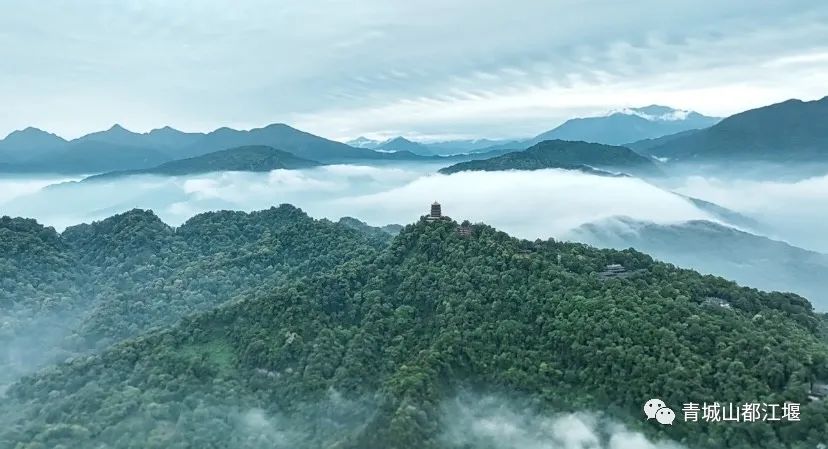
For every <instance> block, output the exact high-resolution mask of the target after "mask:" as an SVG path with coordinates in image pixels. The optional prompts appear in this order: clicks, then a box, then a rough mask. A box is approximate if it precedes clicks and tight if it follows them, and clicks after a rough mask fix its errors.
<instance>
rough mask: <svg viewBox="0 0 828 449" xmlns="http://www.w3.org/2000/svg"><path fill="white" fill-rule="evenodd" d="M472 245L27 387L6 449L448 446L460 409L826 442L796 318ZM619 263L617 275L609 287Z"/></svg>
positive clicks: (321, 280) (263, 303) (303, 291)
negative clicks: (495, 398) (717, 406)
mask: <svg viewBox="0 0 828 449" xmlns="http://www.w3.org/2000/svg"><path fill="white" fill-rule="evenodd" d="M270 213H273V212H270ZM282 213H292V212H291V210H290V209H288V210H286V211H283V212H282ZM197 222H198V221H196V222H195V223H191V224H190V226H195V225H196V224H197ZM228 228H229V229H228V230H221V229H217V228H216V227H215V225H210V226H206V227H204V228H201V229H202V230H203V231H208V230H211V231H212V230H218V231H220V232H218V233H217V234H215V235H214V234H212V233H201V232H199V233H197V234H196V235H198V236H200V237H199V238H200V239H202V240H201V241H202V243H203V245H204V247H212V246H213V245H214V244H216V243H219V244H222V243H223V244H224V245H225V246H224V247H225V248H226V250H225V251H228V254H227V255H226V256H225V257H223V258H221V260H222V261H223V262H225V263H226V264H225V265H224V266H223V268H221V269H219V268H217V267H215V266H210V267H209V269H207V268H206V267H205V268H204V269H202V270H200V271H198V272H197V273H198V276H196V277H195V278H191V279H186V280H184V281H182V283H183V285H188V284H190V283H192V282H204V283H210V282H221V279H223V278H224V277H225V276H223V275H222V274H227V273H231V272H232V270H233V267H235V266H236V262H235V261H238V260H239V259H237V258H234V257H233V256H232V253H231V251H232V248H233V247H234V246H235V245H234V241H235V239H234V238H231V236H234V235H236V234H237V232H236V231H235V230H234V228H232V226H228ZM467 229H469V232H468V234H467V235H463V234H461V233H459V232H458V225H457V223H455V222H453V221H450V220H441V221H436V222H427V221H425V220H421V221H420V222H418V223H416V224H414V225H409V226H407V227H406V228H405V229H404V230H403V231H402V232H401V233H400V234H399V235H398V236H397V237H395V238H394V240H393V242H392V243H391V245H390V247H388V248H387V249H385V250H382V251H380V252H366V253H364V254H361V255H359V254H355V255H352V257H349V260H348V261H347V262H344V263H342V264H340V265H339V266H338V267H336V268H334V269H333V270H331V271H327V272H320V274H318V275H316V276H313V277H311V278H305V279H303V280H297V281H295V282H291V283H290V284H287V285H284V284H283V285H281V286H277V287H271V286H260V287H257V288H253V289H249V290H248V291H247V292H246V293H245V294H244V298H243V299H240V300H239V301H237V302H234V303H231V304H226V305H225V306H223V307H220V308H217V309H213V310H210V311H207V312H204V313H203V314H201V315H198V316H195V317H192V318H189V319H187V320H185V321H184V322H182V323H181V324H179V325H177V326H176V327H174V328H171V329H168V330H164V331H159V332H155V333H153V334H150V335H147V336H144V337H141V338H138V339H135V340H131V341H128V342H126V343H123V344H120V345H118V346H116V347H114V348H112V349H110V350H108V351H106V352H104V353H103V354H101V355H99V356H95V357H89V358H85V359H78V360H75V361H73V362H71V363H68V364H64V365H60V366H57V367H55V368H53V369H50V370H48V371H45V372H42V373H40V374H38V375H36V376H32V377H28V378H25V379H23V380H22V381H21V382H19V383H18V384H16V385H14V386H13V387H12V388H11V389H10V390H9V391H8V395H7V398H6V399H5V400H4V402H3V404H2V405H0V417H5V419H6V420H7V423H6V425H5V426H3V427H2V428H1V429H2V430H0V446H2V447H25V448H27V449H28V448H47V447H48V448H55V447H61V445H63V446H62V447H67V448H69V447H71V448H79V449H83V448H100V447H106V448H111V449H122V448H136V447H141V448H188V447H215V448H271V447H292V448H320V447H329V448H332V447H335V448H339V449H347V448H353V449H357V448H359V449H372V448H384V449H394V448H399V449H402V448H426V449H428V448H449V447H458V446H453V445H452V442H451V441H449V440H447V439H445V438H444V436H445V435H446V432H447V431H449V430H450V429H448V426H449V425H450V424H449V422H451V421H450V420H447V419H446V418H447V416H446V414H445V408H444V406H445V405H446V404H447V403H451V402H452V400H453V399H454V398H456V397H457V395H458V394H460V392H461V391H469V390H471V391H476V392H478V393H480V394H486V393H496V394H501V395H508V396H510V397H514V398H518V397H522V398H525V399H526V400H527V401H528V402H527V403H528V404H530V406H529V408H527V409H526V410H527V412H531V413H537V414H540V415H545V414H549V415H552V414H554V413H555V412H560V411H572V410H578V411H582V410H592V411H603V412H606V413H607V414H609V415H610V416H612V417H614V418H615V419H619V420H621V421H622V422H625V423H627V424H628V425H629V426H631V427H633V428H635V429H639V430H641V431H644V432H645V433H647V434H648V435H650V436H651V437H654V438H659V439H660V438H668V439H672V440H675V441H678V442H682V443H684V444H686V445H687V446H688V447H693V448H722V447H730V448H781V447H789V448H794V447H796V448H800V447H803V448H804V447H816V444H817V443H818V442H820V441H822V438H823V437H824V435H826V434H828V407H826V404H825V403H824V402H808V400H807V397H806V396H807V389H808V383H809V381H811V380H813V379H819V378H825V377H826V376H828V347H826V342H825V341H824V340H820V337H819V336H818V328H819V323H818V317H817V316H815V315H814V314H813V313H812V311H811V307H810V304H809V303H808V302H807V301H806V300H804V299H802V298H800V297H798V296H796V295H791V294H781V293H762V292H759V291H756V290H753V289H746V288H740V287H738V286H736V285H735V284H733V283H731V282H728V281H725V280H722V279H719V278H714V277H710V276H701V275H699V274H697V273H695V272H692V271H688V270H679V269H676V268H674V267H673V266H670V265H666V264H663V263H658V262H654V261H653V260H652V259H651V258H650V257H648V256H646V255H644V254H641V253H638V252H635V251H632V250H627V251H613V250H598V249H595V248H591V247H588V246H585V245H580V244H572V243H560V242H556V241H552V240H550V241H545V242H544V241H536V242H528V241H522V240H518V239H514V238H511V237H509V236H508V235H506V234H504V233H502V232H498V231H496V230H495V229H492V228H490V227H488V226H485V225H474V226H472V227H470V228H467ZM259 233H261V231H259ZM179 234H182V231H181V230H179V231H177V232H176V233H175V235H179ZM238 234H241V235H249V234H247V233H246V232H244V231H242V230H241V229H240V230H239V232H238ZM187 235H188V233H186V232H185V233H183V236H187ZM312 236H313V234H312V233H310V232H306V233H305V237H312ZM204 239H207V240H204ZM185 240H187V239H186V238H185ZM243 240H244V239H242V241H243ZM316 241H319V242H324V241H325V239H317V240H316ZM263 251H266V250H264V249H263ZM238 257H239V258H241V259H242V260H243V259H245V258H246V257H253V258H256V257H257V255H255V254H246V257H245V256H242V255H239V256H238ZM101 262H105V259H104V260H101ZM611 263H618V264H622V265H623V266H624V267H625V268H626V269H627V270H628V274H629V276H628V277H619V278H610V279H607V278H606V277H603V278H602V277H601V276H599V273H600V272H601V271H602V270H604V268H605V266H606V265H607V264H611ZM106 265H109V264H105V265H104V266H102V269H104V270H106V267H105V266H106ZM124 268H125V267H122V268H121V270H123V269H124ZM194 270H195V269H194ZM219 270H220V271H219ZM129 271H130V272H132V273H135V271H134V270H129ZM146 297H147V298H151V297H152V296H146ZM710 298H716V301H717V302H716V304H713V305H711V301H710ZM722 301H724V302H725V303H727V304H729V305H730V306H731V307H729V308H725V307H721V306H719V305H718V304H719V303H721V302H722ZM653 396H659V397H661V398H662V399H664V400H665V401H666V402H667V403H668V404H682V403H685V402H690V401H692V402H713V401H719V402H725V403H726V402H734V403H743V402H766V403H781V402H784V401H794V402H800V403H802V412H801V419H802V421H801V422H799V423H766V422H757V423H745V424H737V423H725V424H722V423H718V424H712V423H696V424H694V423H684V422H677V423H676V424H675V425H673V426H659V425H657V424H654V423H652V422H643V420H642V417H641V414H642V412H641V406H642V404H643V403H644V402H645V401H646V400H647V399H649V398H651V397H653ZM473 431H474V430H473V429H471V430H469V432H473ZM639 443H640V441H639ZM18 444H20V445H19V446H16V445H18ZM27 444H28V445H27ZM493 444H494V443H493ZM3 445H5V446H3ZM460 447H471V446H469V445H466V446H460ZM475 447H477V446H475ZM491 447H495V446H491ZM497 447H501V446H497Z"/></svg>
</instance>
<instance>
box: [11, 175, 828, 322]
mask: <svg viewBox="0 0 828 449" xmlns="http://www.w3.org/2000/svg"><path fill="white" fill-rule="evenodd" d="M439 167H440V166H439V165H436V164H416V163H407V164H384V165H373V166H372V165H329V166H323V167H318V168H312V169H305V170H275V171H272V172H269V173H248V172H219V173H210V174H204V175H192V176H178V177H165V176H146V175H145V176H131V177H122V178H113V179H104V180H99V181H94V182H75V181H76V180H73V179H66V178H60V177H51V178H49V177H41V178H24V177H14V178H5V179H2V180H0V186H2V187H3V192H2V194H0V215H12V216H23V217H31V218H36V219H37V220H38V221H40V222H41V223H43V224H45V225H48V226H54V227H55V228H56V229H58V230H62V229H64V228H66V227H67V226H71V225H75V224H78V223H84V222H91V221H93V220H100V219H104V218H106V217H109V216H111V215H113V214H117V213H120V212H124V211H126V210H129V209H133V208H143V209H152V210H153V211H154V212H155V213H156V214H157V215H159V216H160V217H161V218H162V219H163V220H164V221H165V222H167V223H168V224H170V225H173V226H178V225H180V224H182V223H184V222H185V221H186V220H187V219H189V218H190V217H192V216H194V215H196V214H199V213H201V212H205V211H211V210H219V209H232V210H243V211H252V210H260V209H265V208H269V207H271V206H274V205H278V204H282V203H290V204H293V205H296V206H298V207H300V208H302V209H303V210H304V211H305V212H307V213H308V214H309V215H311V216H313V217H315V218H328V219H331V220H338V219H339V218H341V217H343V216H351V217H355V218H357V219H360V220H362V221H365V222H367V223H368V224H371V225H375V226H382V225H386V224H391V223H396V224H407V223H411V222H414V221H416V220H417V219H418V218H419V217H420V216H421V215H424V214H426V213H427V211H428V206H429V204H430V203H431V202H432V201H435V200H437V201H439V202H441V203H442V205H443V213H444V214H446V215H448V216H450V217H451V218H453V219H455V220H458V221H461V220H465V219H468V220H470V221H472V222H485V223H487V224H490V225H492V226H495V227H497V228H499V229H501V230H503V231H506V232H508V233H510V234H512V235H514V236H517V237H521V238H527V239H536V238H540V239H546V238H550V237H552V238H557V239H561V240H578V241H584V242H586V243H592V244H598V245H601V246H611V247H617V248H627V247H630V246H633V247H636V248H638V249H640V250H642V251H644V252H650V251H654V255H655V256H656V257H658V258H660V259H662V260H665V261H668V262H673V263H676V264H679V265H681V266H685V267H688V268H695V269H698V270H700V271H702V272H707V273H711V274H716V275H721V276H724V277H727V278H729V279H734V280H737V281H739V282H743V283H745V284H746V285H750V286H754V287H759V288H772V289H778V290H783V291H794V292H798V293H800V294H806V295H807V296H808V297H810V298H812V299H818V301H817V302H822V303H823V304H828V303H826V302H825V299H824V298H822V299H820V298H817V296H818V295H814V294H813V292H814V291H822V290H823V288H822V286H821V284H819V283H818V282H816V283H815V281H816V279H815V277H814V276H812V275H811V274H810V273H813V272H814V271H815V270H817V269H818V267H819V266H821V265H819V264H817V263H816V262H814V261H816V260H828V259H825V258H824V257H823V256H824V254H817V255H810V254H805V252H798V251H797V250H798V248H802V249H804V250H809V251H816V252H818V253H828V236H826V234H825V233H824V232H823V230H822V227H821V226H818V225H817V224H818V223H824V222H825V221H826V220H828V175H820V176H813V177H809V178H804V179H803V178H796V177H790V178H785V179H783V178H780V177H777V178H774V179H772V180H761V179H758V178H755V177H752V176H754V175H755V173H752V172H741V173H742V174H743V175H744V176H736V177H728V176H725V175H723V174H722V173H717V172H711V174H709V175H705V176H701V175H698V174H688V173H676V174H674V175H673V176H670V177H667V178H661V179H657V180H642V179H639V178H633V177H618V178H615V177H603V176H595V175H590V174H586V173H582V172H578V171H568V170H558V169H548V170H537V171H499V172H461V173H456V174H452V175H443V174H438V173H437V172H436V171H437V169H438V168H439ZM696 173H698V172H696ZM682 195H685V196H688V197H693V198H699V199H702V200H706V201H709V202H712V203H715V204H717V205H719V206H723V207H724V208H726V210H727V211H728V213H725V214H722V213H719V212H720V211H716V210H713V209H711V208H709V207H703V205H700V204H698V203H695V202H693V201H691V200H689V199H688V198H685V197H684V196H682ZM730 212H732V213H730ZM734 216H738V217H739V218H740V219H739V220H733V219H730V218H732V217H734ZM618 217H624V219H625V220H633V221H636V222H638V223H643V224H647V223H650V224H657V225H664V226H675V225H680V224H682V223H687V222H689V221H694V220H704V221H710V222H713V223H715V224H718V225H723V226H726V227H728V228H730V229H732V228H736V229H741V230H744V231H747V232H750V233H752V234H756V235H761V236H766V237H768V238H770V239H773V240H777V241H781V242H785V243H788V244H790V245H793V246H795V247H798V248H794V250H789V249H787V248H782V247H780V246H779V245H776V244H775V243H770V245H771V246H773V248H776V249H778V250H779V251H782V252H784V253H785V254H787V255H786V256H784V257H783V256H780V255H779V254H777V253H775V252H771V251H768V252H765V253H761V252H759V251H755V252H754V257H753V258H752V259H751V260H744V261H743V260H742V259H740V257H742V256H743V255H744V254H742V253H744V251H740V250H736V251H735V252H734V254H730V255H729V256H728V258H727V260H725V259H724V258H722V257H721V256H722V254H721V253H722V252H721V251H719V255H715V254H714V252H708V253H699V254H693V253H692V252H688V251H687V248H685V249H682V248H681V245H680V240H678V237H676V240H671V239H673V237H670V238H667V239H666V240H664V241H662V242H660V244H659V245H658V246H657V247H656V246H652V245H651V246H649V247H648V246H646V245H642V244H641V242H638V241H636V240H635V239H629V238H626V237H625V238H624V239H622V240H620V241H619V240H618V239H616V240H613V241H611V242H609V243H606V242H604V244H603V245H602V242H601V241H600V240H596V239H594V238H588V237H589V236H586V237H585V234H584V233H579V232H575V231H577V230H578V229H579V227H582V226H584V225H588V224H601V223H612V222H613V220H614V219H617V218H618ZM744 223H752V224H755V225H756V226H751V227H749V228H745V227H744V226H743V224H744ZM676 229H678V230H680V229H679V228H674V230H676ZM635 232H637V231H635V230H633V232H627V231H625V233H621V234H623V235H627V236H630V235H634V233H635ZM682 232H684V231H682ZM677 235H678V234H677ZM722 235H725V234H722ZM680 236H685V237H686V235H684V234H683V233H682V234H680ZM604 240H606V239H604ZM688 241H689V240H688ZM647 242H649V240H648V241H647ZM708 243H709V242H708ZM685 246H687V243H686V242H685ZM689 248H691V249H697V248H698V246H692V245H691V246H689ZM656 249H657V251H656ZM805 256H807V257H805ZM825 257H828V256H825ZM714 259H715V260H714ZM789 261H795V262H796V261H801V262H803V263H807V264H808V265H807V270H806V269H803V270H799V269H794V268H792V270H794V271H795V272H790V271H791V270H788V271H785V264H788V263H789ZM820 263H821V262H820ZM757 264H758V265H757ZM756 267H761V268H762V270H759V271H757V270H756ZM760 271H761V273H760ZM817 271H818V270H817ZM822 308H824V307H822Z"/></svg>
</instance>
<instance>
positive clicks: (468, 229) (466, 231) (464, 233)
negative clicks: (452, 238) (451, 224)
mask: <svg viewBox="0 0 828 449" xmlns="http://www.w3.org/2000/svg"><path fill="white" fill-rule="evenodd" d="M457 234H458V235H459V236H460V237H470V236H471V235H472V226H471V223H469V221H468V220H466V221H464V222H463V223H461V224H460V226H458V227H457Z"/></svg>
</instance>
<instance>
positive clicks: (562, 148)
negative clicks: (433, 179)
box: [440, 140, 659, 175]
mask: <svg viewBox="0 0 828 449" xmlns="http://www.w3.org/2000/svg"><path fill="white" fill-rule="evenodd" d="M545 168H562V169H567V170H582V171H587V172H595V171H600V170H610V171H622V172H626V173H631V174H650V175H652V174H656V173H658V171H659V170H658V167H657V166H656V164H655V163H654V162H653V161H652V160H650V159H648V158H646V157H644V156H641V155H639V154H637V153H636V152H634V151H632V150H630V149H629V148H625V147H619V146H611V145H603V144H598V143H588V142H570V141H566V140H547V141H544V142H540V143H538V144H535V145H534V146H532V147H531V148H529V149H527V150H524V151H515V152H511V153H506V154H504V155H501V156H497V157H493V158H490V159H483V160H475V161H468V162H461V163H459V164H455V165H452V166H450V167H446V168H443V169H441V170H440V173H443V174H451V173H457V172H461V171H500V170H540V169H545ZM607 174H609V173H607Z"/></svg>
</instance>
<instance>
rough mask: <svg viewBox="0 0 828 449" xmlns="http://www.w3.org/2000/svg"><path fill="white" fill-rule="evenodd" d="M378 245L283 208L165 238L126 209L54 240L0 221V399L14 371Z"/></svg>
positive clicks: (34, 227)
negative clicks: (0, 394)
mask: <svg viewBox="0 0 828 449" xmlns="http://www.w3.org/2000/svg"><path fill="white" fill-rule="evenodd" d="M388 240H390V236H387V235H386V236H384V237H383V236H382V235H368V234H366V233H364V232H358V231H356V230H353V229H350V228H348V227H346V226H342V225H338V224H335V223H331V222H330V221H327V220H314V219H312V218H310V217H308V216H307V215H306V214H305V213H304V212H302V211H301V210H299V209H297V208H295V207H293V206H288V205H283V206H280V207H278V208H271V209H268V210H264V211H260V212H253V213H249V214H248V213H243V212H228V211H223V212H210V213H204V214H201V215H197V216H195V217H193V218H192V219H190V220H189V221H187V222H186V223H185V224H183V225H182V226H181V227H179V228H177V229H173V228H171V227H169V226H167V225H166V224H165V223H163V222H162V221H161V220H160V219H159V218H158V217H157V216H155V214H153V213H152V212H150V211H142V210H133V211H130V212H127V213H124V214H120V215H116V216H113V217H111V218H108V219H106V220H103V221H100V222H95V223H92V224H85V225H80V226H74V227H70V228H68V229H66V231H64V232H63V234H62V235H59V234H58V233H56V232H55V231H54V229H52V228H44V227H43V226H41V225H39V224H37V223H36V222H35V221H34V220H24V219H16V218H15V219H12V218H8V217H5V218H2V219H0V250H2V251H0V308H2V309H0V310H2V312H4V315H3V319H2V320H0V392H2V390H3V388H4V385H6V384H7V383H9V382H11V381H12V380H13V379H15V378H17V377H19V375H20V374H21V373H26V372H30V371H31V370H33V369H36V368H38V367H39V366H42V365H44V364H47V363H50V362H54V361H62V360H65V359H66V358H68V357H73V356H77V355H79V354H85V353H88V352H90V351H95V350H100V349H103V348H106V347H107V346H109V345H111V344H112V343H115V342H118V341H121V340H122V339H124V338H129V337H132V336H135V335H138V334H140V333H141V332H143V331H146V330H147V329H150V328H153V327H158V326H166V325H170V324H172V323H174V322H176V321H177V320H178V319H179V318H180V317H182V316H185V315H188V314H190V313H193V312H197V311H203V310H209V309H211V308H213V307H215V306H217V305H219V304H221V303H224V302H226V301H229V300H232V299H233V298H235V297H236V296H238V295H240V294H242V293H243V292H245V291H248V290H251V289H257V288H263V286H273V285H278V284H279V283H281V282H286V281H288V280H291V279H295V278H298V277H301V276H305V275H315V274H318V273H322V272H325V271H329V270H331V269H332V268H333V267H335V266H338V265H339V264H341V263H343V262H345V261H347V260H350V259H351V258H354V257H359V256H360V255H364V254H371V253H373V252H376V251H377V250H378V249H380V248H383V247H384V246H385V245H387V242H388ZM24 354H25V356H24ZM0 447H3V446H2V445H0Z"/></svg>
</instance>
